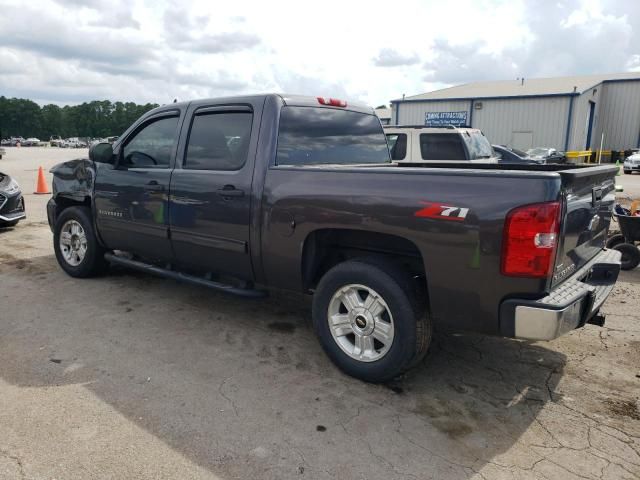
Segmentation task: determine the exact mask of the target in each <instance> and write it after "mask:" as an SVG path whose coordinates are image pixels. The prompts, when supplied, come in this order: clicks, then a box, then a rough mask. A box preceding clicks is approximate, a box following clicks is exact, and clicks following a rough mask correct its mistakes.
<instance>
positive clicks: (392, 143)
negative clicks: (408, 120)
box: [387, 133, 407, 160]
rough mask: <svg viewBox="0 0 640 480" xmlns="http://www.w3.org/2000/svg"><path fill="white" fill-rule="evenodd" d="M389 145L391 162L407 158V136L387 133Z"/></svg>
mask: <svg viewBox="0 0 640 480" xmlns="http://www.w3.org/2000/svg"><path fill="white" fill-rule="evenodd" d="M387 143H388V144H389V153H391V160H404V157H406V156H407V134H406V133H387Z"/></svg>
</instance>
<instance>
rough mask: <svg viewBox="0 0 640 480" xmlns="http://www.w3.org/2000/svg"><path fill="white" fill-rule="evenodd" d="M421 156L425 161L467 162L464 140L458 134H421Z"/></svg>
mask: <svg viewBox="0 0 640 480" xmlns="http://www.w3.org/2000/svg"><path fill="white" fill-rule="evenodd" d="M420 154H421V156H422V159H423V160H466V159H467V155H466V153H465V151H464V147H463V146H462V139H461V138H460V135H458V134H457V133H421V134H420Z"/></svg>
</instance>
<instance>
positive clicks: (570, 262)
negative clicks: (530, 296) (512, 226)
mask: <svg viewBox="0 0 640 480" xmlns="http://www.w3.org/2000/svg"><path fill="white" fill-rule="evenodd" d="M615 174H616V167H613V166H611V167H609V166H600V167H592V168H578V169H573V170H564V171H561V172H560V176H561V178H562V188H563V192H564V196H565V201H566V208H565V211H564V213H563V215H564V221H563V226H562V229H563V231H562V234H561V241H560V244H559V249H558V255H557V257H556V267H555V270H554V274H553V278H552V285H557V284H559V283H561V282H562V281H563V280H565V279H566V278H569V277H570V276H571V274H572V273H574V272H575V271H576V270H578V269H579V268H580V267H582V266H583V265H584V264H586V263H587V262H588V261H589V260H590V259H592V258H593V257H594V256H595V255H596V254H597V253H598V252H600V251H601V250H602V248H603V247H604V245H605V242H606V237H607V230H608V228H609V223H610V222H611V215H612V210H613V205H614V203H615Z"/></svg>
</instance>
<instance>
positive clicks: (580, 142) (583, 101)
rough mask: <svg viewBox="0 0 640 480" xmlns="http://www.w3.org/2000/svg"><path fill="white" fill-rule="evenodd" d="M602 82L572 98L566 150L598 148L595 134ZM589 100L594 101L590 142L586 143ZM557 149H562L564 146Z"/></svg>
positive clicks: (589, 108)
mask: <svg viewBox="0 0 640 480" xmlns="http://www.w3.org/2000/svg"><path fill="white" fill-rule="evenodd" d="M602 92H603V84H599V85H596V86H594V87H593V88H590V89H589V90H587V91H586V92H584V93H583V94H582V95H579V96H577V97H574V98H573V112H572V115H571V130H570V134H569V142H568V148H567V150H569V151H571V150H589V149H590V148H593V149H596V148H600V136H599V135H598V134H597V127H598V123H599V117H600V110H601V107H602V102H603V96H602ZM591 102H594V103H595V110H594V114H593V117H594V118H593V127H592V131H591V142H590V145H587V133H588V131H589V112H590V110H591V106H590V104H591ZM559 150H564V146H562V148H560V149H559Z"/></svg>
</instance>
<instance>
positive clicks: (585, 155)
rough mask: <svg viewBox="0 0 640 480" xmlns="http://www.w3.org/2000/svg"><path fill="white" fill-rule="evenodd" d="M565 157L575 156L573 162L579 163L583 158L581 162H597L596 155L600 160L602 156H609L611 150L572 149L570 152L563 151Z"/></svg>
mask: <svg viewBox="0 0 640 480" xmlns="http://www.w3.org/2000/svg"><path fill="white" fill-rule="evenodd" d="M565 155H566V157H567V158H572V159H573V158H575V159H576V160H575V161H574V163H579V162H580V160H578V159H583V160H582V162H583V163H597V162H598V157H599V158H600V162H602V157H611V150H574V151H571V152H565Z"/></svg>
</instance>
